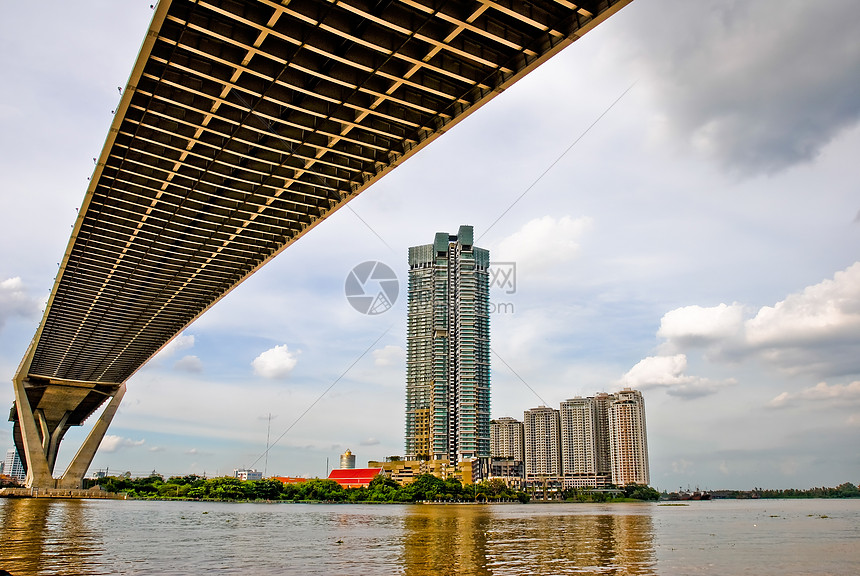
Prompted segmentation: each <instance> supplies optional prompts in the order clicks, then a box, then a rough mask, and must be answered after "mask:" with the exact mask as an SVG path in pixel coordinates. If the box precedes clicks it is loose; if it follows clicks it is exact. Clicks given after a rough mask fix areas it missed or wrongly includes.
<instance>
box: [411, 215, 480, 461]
mask: <svg viewBox="0 0 860 576" xmlns="http://www.w3.org/2000/svg"><path fill="white" fill-rule="evenodd" d="M473 235H474V234H473V229H472V227H471V226H461V227H460V229H459V230H458V232H457V234H456V235H449V234H447V233H444V232H439V233H437V234H436V237H435V239H434V241H433V243H432V244H425V245H421V246H413V247H411V248H409V288H408V315H407V335H406V442H405V444H406V446H405V449H406V459H407V460H441V461H446V462H448V463H449V464H452V465H453V464H456V463H458V462H462V461H468V460H473V459H476V458H483V459H486V458H489V456H490V318H489V304H490V298H489V271H488V269H489V266H490V254H489V252H488V251H487V250H484V249H483V248H478V247H476V246H474V245H473Z"/></svg>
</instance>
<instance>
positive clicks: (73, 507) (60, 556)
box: [0, 498, 104, 576]
mask: <svg viewBox="0 0 860 576" xmlns="http://www.w3.org/2000/svg"><path fill="white" fill-rule="evenodd" d="M87 506H88V503H87V502H86V501H83V500H51V499H47V498H21V499H18V498H9V499H3V500H2V501H0V541H2V542H3V545H2V547H0V567H2V568H3V569H4V570H6V571H8V572H10V573H11V574H12V575H13V576H27V575H29V574H93V573H94V570H96V568H95V566H96V565H97V564H99V563H100V561H99V560H98V559H99V557H100V556H101V555H102V554H103V553H104V547H103V545H102V541H101V539H100V538H98V537H97V536H96V533H95V531H94V530H93V529H92V527H91V526H90V525H89V523H88V522H91V521H92V518H90V519H89V521H88V520H87V516H88V515H87Z"/></svg>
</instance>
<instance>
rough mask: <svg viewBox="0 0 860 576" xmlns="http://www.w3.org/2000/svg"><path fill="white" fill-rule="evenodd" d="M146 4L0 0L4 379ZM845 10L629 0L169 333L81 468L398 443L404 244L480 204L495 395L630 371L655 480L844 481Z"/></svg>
mask: <svg viewBox="0 0 860 576" xmlns="http://www.w3.org/2000/svg"><path fill="white" fill-rule="evenodd" d="M150 3H151V0H134V1H132V0H124V1H122V2H117V1H116V0H103V1H94V0H81V1H79V2H75V3H67V2H53V3H51V5H50V7H46V6H44V5H41V4H38V5H37V3H26V2H16V3H10V2H6V3H4V7H3V18H2V20H0V73H2V78H3V81H2V82H0V198H1V199H2V210H0V374H5V375H6V379H7V382H8V381H10V380H11V377H12V375H13V374H14V372H15V370H16V368H17V366H18V363H19V362H20V359H21V358H22V356H23V354H24V351H25V349H26V347H27V344H28V342H29V340H30V338H31V337H32V335H33V333H34V332H35V329H36V326H37V324H38V321H39V318H40V315H41V312H40V311H41V310H42V307H43V304H44V301H45V299H46V297H47V295H48V293H49V291H50V289H51V286H52V283H53V278H54V276H55V273H56V270H57V263H58V262H59V261H60V258H61V256H62V253H63V250H64V249H65V246H66V243H67V241H68V237H69V233H70V231H71V225H72V223H73V222H74V219H75V216H76V213H75V209H76V208H77V207H78V206H80V203H81V200H82V198H83V194H84V192H85V188H86V182H87V177H89V176H90V175H91V173H92V170H93V163H92V158H93V157H94V156H98V155H99V152H100V150H101V147H102V143H103V141H104V137H105V134H106V132H107V128H108V126H109V124H110V121H111V110H112V109H113V108H114V106H115V105H116V103H117V102H118V99H119V94H118V91H117V87H118V86H123V85H125V82H126V79H127V77H128V74H129V71H130V70H131V66H132V64H133V62H134V60H135V57H136V55H137V52H138V49H139V46H140V42H141V40H142V38H143V35H144V33H145V30H146V27H147V25H148V23H149V19H150V18H151V10H150V8H149V4H150ZM858 29H860V4H858V3H857V2H856V0H828V1H826V2H823V3H817V4H816V3H809V2H805V1H789V0H779V1H777V0H759V1H757V2H754V3H740V2H734V1H731V0H701V1H698V2H688V1H683V0H635V1H634V2H633V3H632V4H631V5H629V6H627V7H626V8H624V9H623V10H622V11H621V12H620V13H619V14H618V15H616V16H615V17H613V18H612V19H610V20H609V21H608V22H607V23H605V24H603V25H601V26H600V27H598V28H597V29H596V30H594V31H592V32H590V33H589V34H587V35H586V36H585V37H584V38H582V39H581V40H579V41H577V42H576V43H574V45H573V46H571V47H570V48H568V49H567V50H566V51H565V52H563V53H562V54H560V55H559V56H557V57H556V58H554V59H553V60H552V61H550V62H549V63H547V64H545V65H544V66H543V67H542V68H540V69H538V70H537V71H536V72H534V73H533V74H532V75H530V76H529V77H527V78H526V79H525V80H523V81H521V82H520V83H518V84H517V85H516V86H514V87H513V88H511V89H509V90H507V91H505V92H504V93H503V94H502V95H500V96H499V97H498V98H497V99H495V100H494V101H492V102H491V103H490V104H488V105H487V106H485V107H484V108H483V109H481V110H480V111H479V112H477V113H476V114H474V116H472V117H471V118H469V119H468V120H467V121H465V122H464V123H462V124H460V125H458V126H457V128H456V129H454V130H452V131H450V132H449V133H447V134H446V135H445V136H444V137H442V138H441V139H439V140H438V141H436V142H435V143H434V144H433V145H432V146H430V147H429V148H427V149H425V150H424V151H422V152H421V153H420V154H418V155H417V156H416V157H414V158H413V159H411V160H410V161H409V162H407V163H406V164H404V165H403V166H401V167H399V168H398V169H397V170H395V171H394V172H393V173H391V174H390V175H389V176H386V177H385V178H384V179H383V180H382V181H380V182H379V183H378V184H376V185H375V186H374V187H372V188H371V189H369V190H368V191H367V192H365V193H363V194H362V195H361V196H360V197H359V198H357V199H356V200H354V201H353V202H352V203H350V205H349V208H347V209H343V210H341V211H339V212H338V213H337V214H335V215H334V216H332V217H331V218H329V219H328V220H327V221H326V223H324V224H323V225H321V226H319V227H317V228H316V229H314V231H313V232H312V233H310V234H309V235H308V236H306V237H305V238H303V239H302V240H301V241H299V242H298V243H297V244H295V245H294V246H292V247H291V248H290V249H289V250H287V251H286V252H285V253H283V254H282V255H281V256H279V257H278V258H277V259H275V260H274V261H273V262H271V263H270V264H269V265H268V266H266V267H265V268H264V269H263V270H262V271H260V272H259V273H257V274H256V275H255V276H254V277H253V278H251V279H250V280H248V281H247V282H246V283H245V284H243V285H242V286H241V287H239V288H238V289H236V290H235V291H234V292H232V293H231V294H230V295H229V296H228V297H227V298H226V299H225V300H224V301H222V302H221V303H219V304H218V305H217V306H216V307H215V308H213V309H212V310H211V311H209V312H208V313H207V314H206V315H205V316H203V317H202V318H201V319H200V320H199V321H197V322H196V323H195V324H193V325H192V326H190V327H189V328H188V329H187V330H186V331H185V332H184V333H183V334H182V335H181V336H179V337H178V338H176V340H174V342H173V343H172V344H171V345H170V346H168V348H166V349H165V350H164V351H163V352H162V353H161V354H160V355H159V356H158V357H156V358H155V359H154V360H153V361H152V362H151V363H150V364H149V365H147V366H146V367H144V368H143V369H142V370H141V371H140V372H138V373H137V374H136V375H135V376H134V377H133V378H132V379H131V380H130V382H129V389H128V393H127V394H126V396H125V399H124V401H123V405H122V407H121V408H120V411H119V413H118V414H117V416H116V418H115V419H114V423H113V425H112V427H111V429H110V431H109V436H107V437H106V439H105V441H104V443H103V445H102V449H101V451H100V452H99V454H98V455H97V456H96V459H95V461H94V463H93V468H94V469H95V468H109V469H110V470H111V471H112V472H114V471H115V472H121V471H125V470H129V471H131V472H133V473H135V474H143V473H147V472H149V471H151V470H153V469H155V470H158V471H159V472H162V473H164V474H186V473H192V472H193V473H203V472H205V473H207V474H209V475H212V474H224V473H230V472H232V469H233V468H236V467H243V466H254V467H256V468H258V469H260V470H263V469H264V468H265V470H266V472H267V473H268V474H280V475H307V476H317V475H323V474H325V472H326V461H327V459H329V462H330V465H336V462H337V457H338V455H339V454H340V453H341V452H343V451H344V450H346V449H347V448H350V449H351V450H352V451H353V452H354V453H356V455H357V457H358V462H359V463H360V464H364V463H366V461H367V460H370V459H378V458H382V457H385V456H388V455H394V454H401V453H402V451H403V426H404V424H403V422H404V417H403V405H404V372H405V352H404V348H405V339H406V331H405V322H406V312H405V306H404V297H403V296H404V293H403V290H404V289H405V280H406V250H407V247H408V246H411V245H416V244H424V243H429V242H431V241H432V239H433V235H434V233H435V232H437V231H446V232H447V231H450V232H454V231H456V229H457V227H458V226H460V225H461V224H471V225H473V226H474V227H475V234H476V237H480V241H479V242H477V244H478V245H481V246H483V247H486V248H488V249H489V250H490V251H491V256H492V258H491V259H492V260H493V261H494V262H514V263H516V290H515V291H512V290H511V288H510V286H507V287H502V286H496V287H494V288H493V293H492V298H493V304H494V310H495V312H494V314H493V317H492V321H491V323H492V348H493V350H494V356H493V362H494V364H493V372H492V397H493V399H492V413H493V417H500V416H514V417H518V418H522V413H523V410H525V409H528V408H531V407H535V406H537V405H540V404H544V403H545V404H549V405H551V406H555V407H557V406H558V404H559V402H561V401H562V400H564V399H566V398H569V397H573V396H575V395H590V394H593V393H594V392H597V391H602V390H609V391H611V390H617V389H619V388H621V387H623V386H633V387H635V388H638V389H640V390H642V391H643V392H644V394H645V398H646V404H647V418H648V432H649V447H650V453H651V478H652V484H653V485H655V486H657V487H659V488H661V489H663V488H667V489H676V488H677V487H679V486H684V487H686V486H688V485H689V486H696V485H699V486H701V487H703V488H710V489H716V488H746V489H748V488H752V487H754V486H768V487H811V486H819V485H835V484H838V483H841V482H846V481H851V482H854V483H858V482H860V449H858V446H860V442H858V440H860V162H858V159H860V122H858V120H860V40H858V38H860V37H858V35H857V30H858ZM613 103H614V105H613ZM595 121H596V123H595ZM592 124H593V127H591V128H590V129H589V127H590V126H592ZM583 134H584V136H583ZM550 167H551V169H550V170H549V171H547V169H548V168H550ZM544 172H546V173H545V175H544V176H543V177H541V175H542V174H544ZM526 191H527V192H526ZM524 192H526V193H525V195H523V193H524ZM521 196H522V197H521ZM520 197H521V199H519V201H518V202H517V203H516V205H515V207H514V208H513V209H512V210H510V211H508V212H506V210H507V209H508V208H509V207H510V206H511V205H512V204H513V203H514V202H515V201H517V199H518V198H520ZM500 216H501V217H500ZM365 261H381V262H384V263H386V264H387V265H389V266H390V267H391V268H392V269H393V270H394V271H395V272H396V274H397V275H398V276H399V278H400V281H401V292H400V298H399V299H398V301H397V302H396V304H395V306H394V307H393V308H392V309H391V310H389V311H388V312H385V313H384V314H378V315H374V316H368V315H364V314H361V313H359V312H357V311H356V310H355V309H353V308H352V307H351V306H350V303H349V301H348V300H347V298H346V297H345V295H344V282H345V280H346V278H347V276H348V274H349V272H350V270H351V269H352V268H353V267H354V266H355V265H357V264H359V263H361V262H365ZM509 292H510V293H509ZM12 400H13V393H12V388H11V385H5V386H0V406H11V404H12ZM269 423H271V425H270V426H269ZM83 432H84V431H82V430H79V429H76V430H73V431H72V432H70V433H69V434H68V435H67V440H68V441H67V448H66V450H65V451H61V455H60V463H59V465H58V468H59V467H63V466H64V465H65V463H66V462H68V460H69V459H70V458H71V455H72V454H71V452H72V451H73V449H74V447H76V445H77V443H78V442H79V441H80V439H81V438H82V434H83ZM267 434H268V435H269V441H270V443H271V444H272V445H273V448H272V449H271V451H270V452H269V454H268V457H265V456H263V453H264V450H265V446H266V443H267ZM11 445H12V439H11V425H10V424H6V425H3V426H0V448H4V447H10V446H11Z"/></svg>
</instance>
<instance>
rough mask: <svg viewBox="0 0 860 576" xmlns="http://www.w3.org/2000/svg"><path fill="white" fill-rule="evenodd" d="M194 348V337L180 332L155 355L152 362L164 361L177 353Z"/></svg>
mask: <svg viewBox="0 0 860 576" xmlns="http://www.w3.org/2000/svg"><path fill="white" fill-rule="evenodd" d="M193 347H194V335H193V334H186V333H185V332H182V333H181V334H179V335H178V336H177V337H176V338H174V339H173V340H171V341H170V342H168V343H167V345H166V346H165V347H164V348H162V349H161V351H160V352H159V353H158V354H156V355H155V357H154V358H153V362H159V361H164V360H168V359H170V358H172V357H173V356H175V355H177V354H178V353H179V352H183V351H185V350H189V349H191V348H193Z"/></svg>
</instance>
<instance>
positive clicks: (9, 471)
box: [3, 448, 27, 481]
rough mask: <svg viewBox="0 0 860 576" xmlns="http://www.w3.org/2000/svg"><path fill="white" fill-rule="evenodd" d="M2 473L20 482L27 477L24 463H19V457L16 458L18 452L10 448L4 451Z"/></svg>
mask: <svg viewBox="0 0 860 576" xmlns="http://www.w3.org/2000/svg"><path fill="white" fill-rule="evenodd" d="M3 473H4V474H6V475H7V476H11V477H12V478H17V479H18V480H22V481H23V480H24V479H25V478H26V477H27V472H26V471H25V470H24V463H23V462H21V457H20V456H18V451H17V450H16V449H15V448H10V449H9V450H7V451H6V461H5V462H4V463H3Z"/></svg>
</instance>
